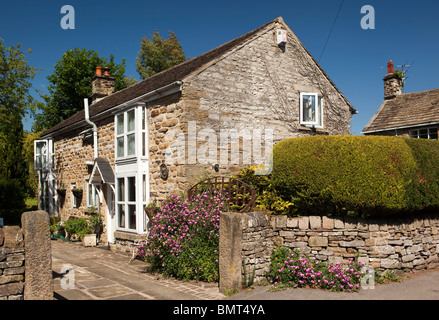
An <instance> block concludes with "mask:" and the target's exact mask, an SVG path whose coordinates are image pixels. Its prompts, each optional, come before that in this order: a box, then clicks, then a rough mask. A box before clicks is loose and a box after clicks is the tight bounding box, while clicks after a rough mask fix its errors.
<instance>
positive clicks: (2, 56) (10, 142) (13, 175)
mask: <svg viewBox="0 0 439 320" xmlns="http://www.w3.org/2000/svg"><path fill="white" fill-rule="evenodd" d="M20 48H21V44H18V45H17V46H10V47H6V46H5V45H4V44H3V40H2V39H0V180H1V179H3V180H5V181H11V180H16V182H17V184H18V185H19V186H21V187H22V188H23V189H24V186H25V185H26V181H27V176H28V170H27V166H26V162H25V160H24V158H23V156H22V155H23V139H24V131H23V123H22V117H23V116H25V115H26V114H27V113H28V112H29V110H30V109H32V108H33V106H34V102H35V101H34V98H33V97H32V94H31V89H32V83H31V80H32V79H33V78H34V77H35V75H36V73H37V69H36V68H34V67H31V66H30V65H29V64H28V61H27V59H26V57H25V55H24V53H23V52H22V51H21V49H20ZM28 52H29V53H30V52H31V51H30V50H28ZM5 190H7V188H5Z"/></svg>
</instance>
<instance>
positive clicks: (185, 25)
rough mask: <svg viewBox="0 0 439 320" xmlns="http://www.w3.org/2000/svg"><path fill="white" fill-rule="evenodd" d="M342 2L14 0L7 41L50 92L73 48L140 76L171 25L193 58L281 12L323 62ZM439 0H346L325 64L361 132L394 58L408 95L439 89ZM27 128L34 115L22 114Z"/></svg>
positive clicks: (6, 9)
mask: <svg viewBox="0 0 439 320" xmlns="http://www.w3.org/2000/svg"><path fill="white" fill-rule="evenodd" d="M340 3H341V0H315V1H314V0H308V1H295V0H278V1H266V0H264V1H262V0H252V1H249V0H244V1H239V0H235V1H228V0H224V1H208V0H207V1H206V0H204V1H198V0H197V1H191V0H187V1H181V0H180V1H175V0H168V1H140V0H129V1H112V0H105V1H104V0H92V1H84V0H82V1H79V0H75V1H71V0H58V1H53V0H52V1H47V0H46V1H44V0H41V1H23V0H16V1H8V2H6V3H5V2H3V3H2V4H1V10H0V38H3V39H4V43H5V44H6V45H8V44H13V45H16V44H17V43H22V45H23V49H27V48H30V49H32V53H31V54H28V55H27V58H28V61H29V63H30V65H32V66H34V67H37V68H40V69H43V71H42V72H41V74H40V75H38V76H37V77H36V78H35V79H34V81H33V84H34V87H35V88H37V89H40V90H43V91H44V90H45V88H46V87H47V85H48V81H47V79H46V77H47V76H48V75H49V74H51V73H52V72H53V67H54V65H55V63H56V61H58V60H60V59H61V57H62V54H63V53H64V52H65V51H66V50H69V49H73V48H77V47H79V48H86V49H87V50H96V51H97V52H98V53H99V55H100V56H103V57H107V58H108V57H109V55H110V54H111V53H112V54H114V56H115V59H116V61H117V62H120V61H121V60H122V58H126V75H127V76H130V75H131V76H133V77H134V78H136V79H138V74H137V72H136V66H135V59H136V56H137V53H138V51H139V48H140V41H141V39H142V37H144V36H150V35H151V34H152V33H153V31H154V30H155V29H157V30H158V31H159V32H160V34H161V35H162V36H163V37H165V38H166V37H167V33H168V31H169V30H172V31H173V32H174V33H175V34H176V36H177V38H178V39H179V41H180V43H181V45H182V46H183V49H184V51H185V54H186V56H187V57H196V56H198V55H200V54H202V53H204V52H206V51H208V50H210V49H213V48H215V47H217V46H219V45H221V44H223V43H225V42H227V41H229V40H232V39H234V38H236V37H238V36H240V35H242V34H244V33H247V32H249V31H251V30H253V29H255V28H257V27H259V26H261V25H262V24H265V23H267V22H269V21H271V20H273V19H274V18H276V17H279V16H282V17H283V19H284V20H285V22H286V23H287V24H288V25H289V26H290V27H291V29H292V30H293V31H294V32H295V33H296V35H297V36H298V37H299V39H300V40H301V41H302V42H303V44H304V45H305V47H306V48H307V49H308V50H309V51H310V53H311V54H312V55H313V56H314V58H316V59H317V60H318V59H319V57H320V55H321V54H322V50H323V48H324V45H325V43H326V40H327V37H328V34H329V31H330V29H331V26H332V25H333V22H334V19H335V16H336V14H337V11H338V9H339V6H340ZM63 5H71V6H73V7H74V9H75V29H74V30H63V29H62V28H61V26H60V21H61V19H62V17H63V16H64V15H63V14H61V13H60V11H61V7H62V6H63ZM364 5H371V6H373V7H374V9H375V29H374V30H363V29H362V28H361V26H360V21H361V19H362V17H363V16H364V14H361V12H360V11H361V8H362V7H363V6H364ZM438 15H439V3H438V2H437V1H426V0H418V1H406V0H401V1H396V0H345V1H344V2H343V6H342V8H341V11H340V14H339V16H338V19H337V21H336V24H335V26H334V28H333V31H332V34H331V37H330V39H329V42H328V44H327V46H326V49H325V51H324V54H323V56H322V59H321V61H320V65H321V66H322V67H323V69H324V70H325V71H326V72H327V73H328V75H329V76H330V77H331V79H332V80H333V81H334V83H335V84H336V85H337V87H338V88H339V89H340V90H341V91H342V92H343V94H344V95H345V96H346V98H347V99H348V100H349V101H350V102H351V104H352V105H353V106H354V107H355V108H356V109H357V110H358V112H359V114H357V115H355V116H354V117H353V119H352V126H351V131H352V134H355V135H358V134H360V133H361V131H362V129H363V127H364V126H365V125H366V123H367V122H368V121H369V119H370V118H371V117H372V115H373V114H374V113H375V112H376V110H377V109H378V108H379V106H380V104H381V103H382V100H383V95H384V89H383V81H382V78H383V77H384V76H385V74H386V71H387V70H386V63H387V61H389V60H390V59H392V60H393V61H394V62H395V65H401V64H412V67H411V68H410V69H409V72H408V74H407V75H408V76H409V78H408V79H407V82H406V86H405V88H404V92H415V91H424V90H430V89H435V88H439V81H438V75H439V59H438V53H439V36H438V35H439V19H438V18H437V16H438ZM24 124H25V129H27V130H29V129H30V126H31V119H25V120H24Z"/></svg>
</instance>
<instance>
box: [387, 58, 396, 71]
mask: <svg viewBox="0 0 439 320" xmlns="http://www.w3.org/2000/svg"><path fill="white" fill-rule="evenodd" d="M394 72H395V67H394V65H393V61H392V60H390V61H389V62H387V74H389V73H394Z"/></svg>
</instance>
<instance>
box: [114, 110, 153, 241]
mask: <svg viewBox="0 0 439 320" xmlns="http://www.w3.org/2000/svg"><path fill="white" fill-rule="evenodd" d="M132 110H134V114H135V119H134V123H135V124H134V126H135V130H134V131H132V130H131V131H128V132H127V131H126V128H127V120H128V118H127V117H128V116H127V113H128V112H131V111H132ZM121 116H122V117H123V119H124V122H123V123H124V130H123V133H122V132H120V133H119V134H118V132H117V120H118V117H121ZM147 117H148V113H147V107H146V106H145V105H144V104H136V105H133V106H130V107H128V108H126V109H124V110H123V111H121V112H119V113H117V114H115V118H114V133H115V134H114V136H115V140H114V141H115V155H116V156H115V186H114V187H115V189H114V190H115V194H114V206H113V210H114V213H115V214H114V216H113V217H112V218H111V220H112V223H113V226H114V230H116V231H120V232H130V233H137V234H145V233H147V229H148V218H147V216H146V213H145V210H144V207H145V206H146V205H147V204H148V203H149V161H148V159H149V141H148V139H149V137H148V120H147ZM131 133H134V134H135V154H134V155H129V156H127V155H126V151H127V147H128V146H127V138H126V136H127V134H131ZM121 137H123V140H124V156H123V157H122V156H120V157H118V156H117V138H121ZM129 177H135V179H136V180H135V190H134V192H135V201H128V198H127V197H128V180H127V179H128V178H129ZM119 179H124V183H125V187H124V192H125V196H126V197H125V200H121V199H120V198H119V191H120V190H119V188H120V187H119V183H120V180H119ZM129 206H134V208H135V219H136V220H135V223H136V227H135V229H134V228H130V225H129V222H130V220H129V209H132V208H133V207H129ZM122 208H123V210H124V211H125V213H124V214H125V218H124V219H125V220H124V222H125V225H124V226H123V227H121V226H120V217H121V210H122Z"/></svg>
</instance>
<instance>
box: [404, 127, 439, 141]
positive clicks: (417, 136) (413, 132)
mask: <svg viewBox="0 0 439 320" xmlns="http://www.w3.org/2000/svg"><path fill="white" fill-rule="evenodd" d="M421 130H427V139H428V140H438V138H436V139H432V138H431V131H432V130H436V136H439V129H438V128H437V127H432V128H422V129H411V130H409V137H410V138H414V139H423V138H421V136H420V132H421Z"/></svg>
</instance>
